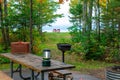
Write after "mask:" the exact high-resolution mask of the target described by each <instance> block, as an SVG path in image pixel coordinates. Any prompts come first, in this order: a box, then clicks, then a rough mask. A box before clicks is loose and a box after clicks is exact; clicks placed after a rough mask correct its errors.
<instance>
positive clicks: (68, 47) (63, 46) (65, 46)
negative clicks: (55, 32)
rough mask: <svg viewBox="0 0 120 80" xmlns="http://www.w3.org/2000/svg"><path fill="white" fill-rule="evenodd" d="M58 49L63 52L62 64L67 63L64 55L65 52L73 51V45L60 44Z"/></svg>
mask: <svg viewBox="0 0 120 80" xmlns="http://www.w3.org/2000/svg"><path fill="white" fill-rule="evenodd" d="M57 48H58V49H59V50H60V51H62V62H63V63H64V62H65V59H64V53H65V51H69V50H70V49H71V45H70V44H68V43H58V44H57Z"/></svg>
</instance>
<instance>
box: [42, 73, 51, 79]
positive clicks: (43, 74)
mask: <svg viewBox="0 0 120 80" xmlns="http://www.w3.org/2000/svg"><path fill="white" fill-rule="evenodd" d="M41 80H49V79H48V72H43V71H42V72H41Z"/></svg>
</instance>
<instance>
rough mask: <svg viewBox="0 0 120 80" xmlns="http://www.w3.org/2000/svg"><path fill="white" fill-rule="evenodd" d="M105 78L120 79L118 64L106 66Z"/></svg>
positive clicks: (110, 79) (108, 79)
mask: <svg viewBox="0 0 120 80" xmlns="http://www.w3.org/2000/svg"><path fill="white" fill-rule="evenodd" d="M106 80H120V66H112V67H107V68H106Z"/></svg>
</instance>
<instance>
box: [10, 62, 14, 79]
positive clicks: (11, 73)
mask: <svg viewBox="0 0 120 80" xmlns="http://www.w3.org/2000/svg"><path fill="white" fill-rule="evenodd" d="M10 70H11V71H10V75H11V77H12V78H13V72H14V71H13V61H10Z"/></svg>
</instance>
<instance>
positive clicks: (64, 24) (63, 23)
mask: <svg viewBox="0 0 120 80" xmlns="http://www.w3.org/2000/svg"><path fill="white" fill-rule="evenodd" d="M56 13H58V14H64V15H63V16H64V17H62V18H58V19H57V21H56V22H55V23H53V24H52V26H51V27H49V26H45V27H43V31H47V32H52V31H53V29H60V30H61V32H66V31H68V30H67V28H68V27H69V26H71V25H72V24H70V22H69V17H68V15H69V2H65V3H64V4H60V9H58V11H57V12H56Z"/></svg>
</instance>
